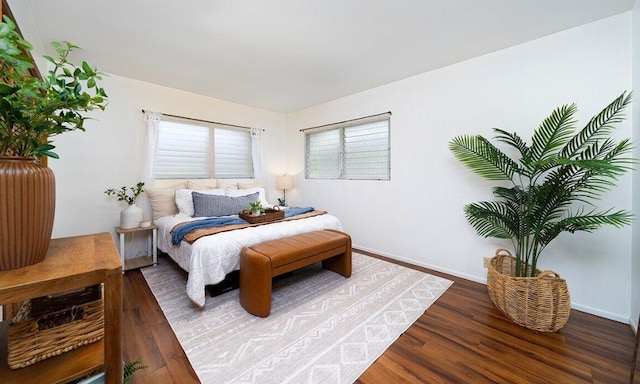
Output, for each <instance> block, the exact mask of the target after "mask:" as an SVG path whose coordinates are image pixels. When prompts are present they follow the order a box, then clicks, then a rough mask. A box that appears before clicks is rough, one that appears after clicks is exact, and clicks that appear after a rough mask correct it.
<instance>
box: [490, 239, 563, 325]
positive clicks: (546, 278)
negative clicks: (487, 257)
mask: <svg viewBox="0 0 640 384" xmlns="http://www.w3.org/2000/svg"><path fill="white" fill-rule="evenodd" d="M527 268H529V270H530V268H531V267H530V266H527ZM515 270H516V258H515V257H513V256H511V254H510V253H509V251H507V250H506V249H498V250H497V251H496V256H495V257H493V258H492V259H491V263H490V264H489V270H488V273H487V290H488V291H489V296H490V297H491V301H493V303H494V304H495V306H496V307H497V308H498V309H499V310H500V311H501V312H502V313H504V314H505V316H507V317H508V318H509V319H511V320H512V321H513V322H514V323H516V324H519V325H521V326H523V327H525V328H528V329H532V330H535V331H540V332H556V331H558V330H559V329H560V328H562V327H563V326H564V325H565V324H566V323H567V321H568V320H569V314H570V312H571V299H570V297H569V289H568V287H567V282H566V281H565V280H564V279H562V278H560V275H558V274H557V273H555V272H553V271H539V270H536V276H535V277H515Z"/></svg>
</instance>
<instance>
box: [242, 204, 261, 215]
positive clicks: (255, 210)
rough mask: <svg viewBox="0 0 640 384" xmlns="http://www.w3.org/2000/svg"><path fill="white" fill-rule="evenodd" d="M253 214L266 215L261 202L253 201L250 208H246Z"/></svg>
mask: <svg viewBox="0 0 640 384" xmlns="http://www.w3.org/2000/svg"><path fill="white" fill-rule="evenodd" d="M246 209H248V210H249V211H250V212H252V213H253V214H262V213H264V208H263V207H262V202H260V201H251V202H249V206H248V207H247V208H246Z"/></svg>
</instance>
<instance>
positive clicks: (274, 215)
mask: <svg viewBox="0 0 640 384" xmlns="http://www.w3.org/2000/svg"><path fill="white" fill-rule="evenodd" d="M239 216H240V218H241V219H242V220H244V221H246V222H247V223H250V224H259V223H268V222H271V221H276V220H282V219H284V211H281V210H280V209H270V208H268V209H265V210H264V213H263V214H262V215H260V216H251V215H250V214H249V212H247V211H242V212H240V215H239Z"/></svg>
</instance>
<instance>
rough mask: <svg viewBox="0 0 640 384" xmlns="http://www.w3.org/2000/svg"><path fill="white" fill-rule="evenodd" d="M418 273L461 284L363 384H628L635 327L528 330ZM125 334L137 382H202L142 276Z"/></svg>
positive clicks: (479, 296)
mask: <svg viewBox="0 0 640 384" xmlns="http://www.w3.org/2000/svg"><path fill="white" fill-rule="evenodd" d="M361 253H365V254H366V252H361ZM380 258H382V259H385V258H383V257H380ZM385 260H388V259H385ZM389 261H391V260H389ZM400 264H403V265H406V264H404V263H400ZM406 266H409V265H406ZM413 268H416V269H419V270H422V271H425V272H428V273H431V274H434V275H438V276H442V277H445V278H448V279H450V280H453V281H454V284H453V285H452V286H451V287H450V288H449V289H448V290H447V291H446V292H445V293H444V294H443V295H442V296H441V297H440V298H439V299H438V300H437V301H436V302H435V303H434V304H433V305H432V306H431V307H430V308H429V309H428V310H427V311H426V312H425V314H424V315H422V317H420V319H418V321H416V323H415V324H413V325H412V326H411V327H410V328H409V329H408V330H407V331H406V332H405V333H404V334H403V335H402V336H400V338H398V340H396V342H395V343H393V345H392V346H391V347H390V348H389V349H388V350H387V351H386V352H385V353H384V354H383V355H382V356H381V357H380V358H379V359H378V360H377V361H376V362H375V363H374V364H373V365H372V366H371V367H369V369H367V371H365V372H364V374H363V375H362V376H361V377H360V378H359V379H358V381H357V382H358V383H361V384H377V383H385V384H392V383H603V384H604V383H606V384H615V383H628V380H629V371H630V365H631V358H632V353H633V345H634V335H633V332H632V331H631V329H630V327H629V326H628V325H626V324H622V323H618V322H615V321H611V320H606V319H603V318H600V317H597V316H593V315H589V314H586V313H583V312H579V311H572V312H571V317H570V319H569V322H568V323H567V325H566V326H565V327H564V328H563V329H561V330H560V331H559V332H557V333H552V334H547V333H538V332H534V331H529V330H527V329H525V328H522V327H520V326H518V325H515V324H513V323H511V322H510V321H509V320H507V319H506V318H505V317H504V316H503V315H502V314H501V313H500V312H499V311H498V310H497V309H496V308H495V307H494V306H493V304H492V303H491V300H490V299H489V296H488V294H487V292H486V286H485V285H483V284H479V283H475V282H471V281H468V280H464V279H461V278H457V277H454V276H450V275H445V274H442V273H439V272H435V271H431V270H427V269H424V268H419V267H413ZM123 330H124V331H123V333H124V357H125V361H131V360H135V359H136V358H138V357H140V356H142V358H143V362H144V363H145V364H146V365H147V366H148V368H146V369H144V370H141V371H138V372H136V374H135V376H134V380H132V382H131V383H137V384H140V383H153V384H158V383H180V384H184V383H197V382H199V381H198V378H197V376H196V375H195V373H194V371H193V369H192V368H191V365H190V364H189V361H188V360H187V358H186V356H185V354H184V351H183V350H182V347H181V346H180V344H179V343H178V341H177V340H176V338H175V336H174V334H173V332H172V331H171V327H170V326H169V324H168V323H167V321H166V319H165V318H164V315H163V314H162V311H161V310H160V308H159V306H158V304H157V303H156V300H155V298H154V297H153V294H152V293H151V291H150V290H149V287H148V286H147V284H146V282H145V280H144V277H143V276H142V274H141V273H140V271H137V270H133V271H128V272H127V273H126V274H125V275H124V317H123ZM635 382H636V383H640V378H639V377H636V381H635Z"/></svg>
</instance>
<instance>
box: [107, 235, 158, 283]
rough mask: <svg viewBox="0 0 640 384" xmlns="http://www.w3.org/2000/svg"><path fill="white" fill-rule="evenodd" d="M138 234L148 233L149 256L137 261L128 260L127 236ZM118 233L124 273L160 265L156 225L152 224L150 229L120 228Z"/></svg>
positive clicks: (136, 259)
mask: <svg viewBox="0 0 640 384" xmlns="http://www.w3.org/2000/svg"><path fill="white" fill-rule="evenodd" d="M136 232H148V233H147V249H148V253H147V256H141V257H137V258H135V259H129V260H127V259H126V258H125V254H124V243H125V235H126V234H131V233H136ZM116 233H117V234H118V235H119V236H120V259H121V260H122V273H124V272H125V271H128V270H130V269H135V268H141V267H146V266H148V265H156V264H158V227H157V226H156V225H155V224H152V225H151V226H149V227H137V228H131V229H122V228H120V227H116Z"/></svg>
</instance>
